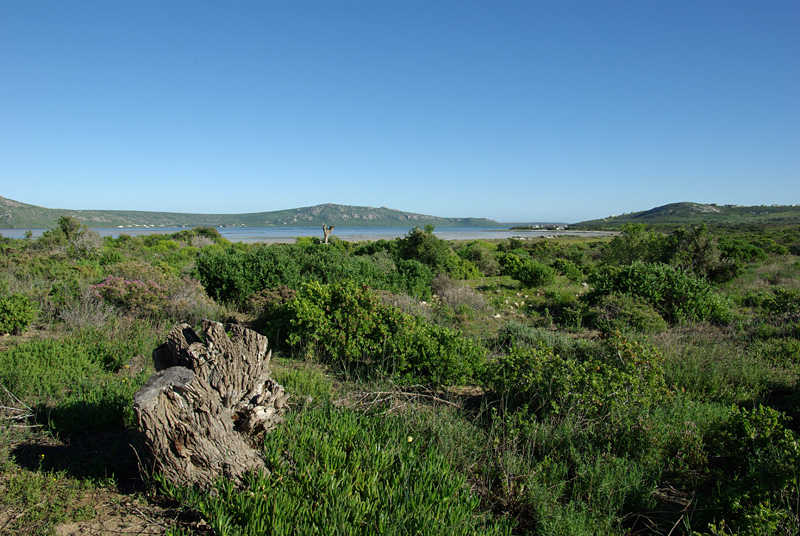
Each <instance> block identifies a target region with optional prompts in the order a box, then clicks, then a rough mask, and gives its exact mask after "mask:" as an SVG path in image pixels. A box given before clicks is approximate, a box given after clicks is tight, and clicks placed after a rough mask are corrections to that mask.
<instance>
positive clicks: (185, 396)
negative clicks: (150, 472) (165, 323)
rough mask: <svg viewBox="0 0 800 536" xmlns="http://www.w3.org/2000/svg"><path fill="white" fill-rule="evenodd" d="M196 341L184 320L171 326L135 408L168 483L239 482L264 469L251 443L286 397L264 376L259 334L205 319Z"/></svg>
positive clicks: (265, 359)
mask: <svg viewBox="0 0 800 536" xmlns="http://www.w3.org/2000/svg"><path fill="white" fill-rule="evenodd" d="M203 338H204V339H205V342H203V340H201V339H200V337H198V336H197V334H196V333H195V332H194V331H193V330H192V329H191V327H190V326H188V325H187V324H179V325H176V326H175V327H174V328H172V330H171V331H170V333H169V335H167V339H166V342H165V344H164V345H162V346H160V347H159V348H158V349H157V350H156V352H155V355H154V360H155V362H156V368H157V369H159V372H158V373H156V374H155V375H154V376H152V377H151V378H150V379H149V380H148V381H147V383H146V384H145V385H144V386H142V388H141V389H140V390H139V391H138V392H137V393H136V395H135V396H134V404H133V407H134V411H135V413H136V416H137V419H138V422H139V429H140V431H141V433H142V435H143V443H144V445H145V446H146V449H147V451H148V452H147V454H149V458H150V459H151V461H152V464H153V466H154V468H155V469H156V470H158V471H161V472H162V473H163V474H164V475H165V476H166V477H167V478H168V479H169V480H170V481H171V482H173V483H176V484H179V485H199V486H209V485H211V484H212V483H213V482H214V481H215V480H216V479H217V478H219V477H220V476H224V477H225V478H227V479H231V480H234V481H236V482H237V483H239V484H243V483H244V479H245V477H246V475H247V473H248V472H250V471H259V470H263V469H264V462H263V458H262V456H261V452H260V450H259V448H258V444H259V443H260V440H261V439H262V438H263V435H264V434H266V433H267V432H269V431H270V430H272V429H273V428H274V427H275V426H277V425H278V424H279V423H280V422H281V421H282V420H283V413H284V410H285V408H286V400H287V398H288V396H287V395H286V393H285V392H284V390H283V387H281V386H280V385H279V384H278V383H277V382H276V381H275V380H273V379H272V378H271V377H270V371H269V361H270V357H271V352H269V350H268V348H267V339H266V337H264V336H262V335H260V334H258V333H256V332H254V331H252V330H249V329H247V328H244V327H242V326H239V325H234V324H229V325H228V326H227V330H226V326H223V325H222V324H220V323H219V322H211V321H204V322H203Z"/></svg>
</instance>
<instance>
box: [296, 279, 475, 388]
mask: <svg viewBox="0 0 800 536" xmlns="http://www.w3.org/2000/svg"><path fill="white" fill-rule="evenodd" d="M285 307H286V309H287V312H288V315H289V318H290V321H289V324H290V327H289V328H288V329H289V333H288V337H287V342H288V343H289V345H291V346H292V347H294V348H297V349H298V350H300V351H302V352H303V353H304V354H305V355H306V356H307V357H310V358H315V359H319V360H322V361H324V362H328V363H333V364H338V365H341V366H344V367H346V368H351V367H354V366H367V367H368V368H370V369H375V370H380V371H383V372H384V373H388V374H393V375H396V376H397V377H398V378H405V379H406V380H408V381H412V380H416V381H423V382H434V383H437V384H438V383H460V382H464V381H466V380H467V379H468V378H470V377H472V376H473V375H475V374H477V373H478V371H479V369H480V367H481V366H482V365H483V360H484V352H483V350H482V348H481V347H480V346H479V345H477V344H475V343H473V342H472V341H470V340H469V339H466V338H463V337H461V334H460V333H459V332H457V331H453V330H450V329H447V328H443V327H439V326H436V325H433V324H430V323H429V322H427V321H426V320H424V319H421V318H417V317H414V316H411V315H407V314H405V313H402V312H400V311H399V310H398V309H395V308H394V307H390V306H388V305H385V304H384V303H383V301H382V300H381V298H380V296H378V294H376V293H374V292H373V291H371V290H370V289H369V288H368V287H366V286H364V285H358V284H357V283H355V282H352V281H344V282H341V283H339V284H333V285H324V284H321V283H318V282H316V281H311V282H309V283H306V284H305V285H303V286H302V287H301V289H300V291H299V292H298V295H297V297H296V298H295V299H294V300H292V301H290V302H288V303H287V304H286V306H285Z"/></svg>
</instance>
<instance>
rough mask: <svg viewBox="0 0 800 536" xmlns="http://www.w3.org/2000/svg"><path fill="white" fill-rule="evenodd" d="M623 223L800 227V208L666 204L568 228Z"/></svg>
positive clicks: (613, 225)
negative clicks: (745, 224) (768, 224)
mask: <svg viewBox="0 0 800 536" xmlns="http://www.w3.org/2000/svg"><path fill="white" fill-rule="evenodd" d="M626 223H647V224H676V225H693V224H700V223H754V224H763V223H781V224H787V223H800V205H758V206H749V207H746V206H741V205H716V204H709V205H704V204H702V203H670V204H669V205H664V206H661V207H656V208H653V209H650V210H644V211H641V212H632V213H629V214H621V215H613V216H608V217H606V218H600V219H597V220H589V221H584V222H580V223H576V224H574V225H573V226H572V227H615V226H619V225H623V224H626Z"/></svg>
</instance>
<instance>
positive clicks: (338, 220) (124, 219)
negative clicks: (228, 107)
mask: <svg viewBox="0 0 800 536" xmlns="http://www.w3.org/2000/svg"><path fill="white" fill-rule="evenodd" d="M62 216H73V217H75V218H77V219H79V220H80V221H81V222H82V223H84V224H86V225H88V226H89V227H92V228H95V229H102V228H110V227H316V226H319V225H322V224H323V223H326V224H328V225H336V226H339V227H404V226H409V225H411V226H416V225H420V226H425V225H428V224H432V225H435V226H437V227H493V226H497V225H499V224H498V223H497V222H496V221H494V220H490V219H486V218H442V217H438V216H430V215H426V214H416V213H413V212H403V211H400V210H395V209H391V208H386V207H380V208H375V207H359V206H350V205H335V204H331V203H326V204H322V205H315V206H311V207H302V208H294V209H287V210H277V211H272V212H255V213H248V214H186V213H180V212H147V211H128V210H69V209H50V208H44V207H39V206H36V205H29V204H26V203H21V202H19V201H14V200H13V199H7V198H5V197H2V196H0V229H49V228H52V227H54V226H55V225H56V223H57V222H58V219H59V218H60V217H62Z"/></svg>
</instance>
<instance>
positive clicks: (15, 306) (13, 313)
mask: <svg viewBox="0 0 800 536" xmlns="http://www.w3.org/2000/svg"><path fill="white" fill-rule="evenodd" d="M38 314H39V308H38V307H37V306H36V303H35V302H33V301H32V300H31V299H30V298H28V296H26V295H25V294H21V293H14V294H9V295H8V296H0V335H5V334H7V333H11V334H14V335H17V334H20V333H22V332H23V331H25V330H26V329H28V326H29V325H30V324H31V322H33V321H34V320H35V319H36V315H38Z"/></svg>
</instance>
